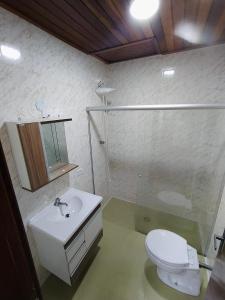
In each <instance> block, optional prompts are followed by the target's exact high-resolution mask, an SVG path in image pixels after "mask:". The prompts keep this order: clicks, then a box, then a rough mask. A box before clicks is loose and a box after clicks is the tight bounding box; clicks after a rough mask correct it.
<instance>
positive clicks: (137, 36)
mask: <svg viewBox="0 0 225 300" xmlns="http://www.w3.org/2000/svg"><path fill="white" fill-rule="evenodd" d="M109 5H110V6H111V7H112V9H113V10H114V12H115V14H117V16H118V18H120V21H121V22H122V23H123V24H124V26H125V27H126V29H127V30H128V31H129V33H130V35H131V36H132V37H133V38H134V40H141V39H143V38H144V35H143V34H142V32H141V30H140V29H139V27H138V26H137V24H136V23H135V22H133V19H132V20H131V18H130V15H129V10H128V7H127V5H126V3H125V2H124V1H120V0H111V1H109Z"/></svg>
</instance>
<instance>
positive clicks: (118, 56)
mask: <svg viewBox="0 0 225 300" xmlns="http://www.w3.org/2000/svg"><path fill="white" fill-rule="evenodd" d="M152 54H157V51H156V49H155V44H154V38H151V39H146V40H142V41H138V42H130V43H128V44H126V45H121V46H119V47H114V48H110V49H106V50H102V51H98V53H95V54H93V55H94V56H96V57H98V58H99V57H100V58H102V59H104V60H105V61H107V62H108V63H115V62H119V61H125V60H128V59H134V58H140V57H146V56H149V55H152Z"/></svg>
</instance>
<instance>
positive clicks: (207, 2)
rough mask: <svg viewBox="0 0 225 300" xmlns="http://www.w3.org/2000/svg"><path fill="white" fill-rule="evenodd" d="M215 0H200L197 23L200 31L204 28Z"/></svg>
mask: <svg viewBox="0 0 225 300" xmlns="http://www.w3.org/2000/svg"><path fill="white" fill-rule="evenodd" d="M212 3H213V0H199V8H198V14H197V17H196V24H197V26H198V28H199V30H200V31H203V30H204V27H205V25H206V21H207V19H208V15H209V12H210V9H211V6H212Z"/></svg>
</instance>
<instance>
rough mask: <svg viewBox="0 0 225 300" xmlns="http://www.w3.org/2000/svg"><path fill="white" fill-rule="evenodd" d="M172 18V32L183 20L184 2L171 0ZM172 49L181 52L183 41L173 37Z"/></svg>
mask: <svg viewBox="0 0 225 300" xmlns="http://www.w3.org/2000/svg"><path fill="white" fill-rule="evenodd" d="M172 17H173V24H174V26H173V27H174V32H175V30H176V28H177V27H178V26H179V25H180V24H181V23H182V22H183V20H184V0H172ZM174 47H175V49H178V50H181V49H183V47H184V41H183V39H181V38H179V37H177V36H174Z"/></svg>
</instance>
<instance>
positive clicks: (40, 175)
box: [18, 122, 49, 190]
mask: <svg viewBox="0 0 225 300" xmlns="http://www.w3.org/2000/svg"><path fill="white" fill-rule="evenodd" d="M18 130H19V135H20V139H21V143H22V148H23V153H24V157H25V162H26V166H27V171H28V174H29V178H30V183H31V188H32V190H36V189H38V188H39V187H41V186H43V185H45V184H46V183H48V181H49V180H48V174H47V169H46V165H45V157H44V151H43V146H42V140H41V134H40V129H39V123H37V122H36V123H26V124H19V125H18Z"/></svg>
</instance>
